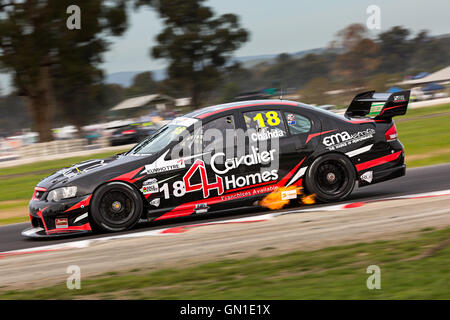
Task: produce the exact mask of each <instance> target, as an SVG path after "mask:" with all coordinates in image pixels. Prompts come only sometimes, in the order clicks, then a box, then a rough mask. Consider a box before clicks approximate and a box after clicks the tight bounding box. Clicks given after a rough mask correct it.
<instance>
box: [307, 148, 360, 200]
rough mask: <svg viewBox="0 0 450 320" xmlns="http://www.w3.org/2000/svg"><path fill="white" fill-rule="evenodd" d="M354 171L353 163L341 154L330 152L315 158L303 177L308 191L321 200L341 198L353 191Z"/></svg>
mask: <svg viewBox="0 0 450 320" xmlns="http://www.w3.org/2000/svg"><path fill="white" fill-rule="evenodd" d="M355 180H356V173H355V168H354V166H353V164H352V163H351V162H350V160H348V158H346V157H345V156H343V155H340V154H337V153H331V154H327V155H323V156H321V157H319V158H317V159H316V160H315V161H314V162H313V163H312V165H311V166H310V167H309V170H308V171H307V173H306V177H305V188H306V190H307V192H308V193H314V194H316V198H317V199H318V200H320V201H322V202H331V201H338V200H343V199H345V198H346V197H347V196H349V195H350V193H351V192H352V191H353V188H354V186H355Z"/></svg>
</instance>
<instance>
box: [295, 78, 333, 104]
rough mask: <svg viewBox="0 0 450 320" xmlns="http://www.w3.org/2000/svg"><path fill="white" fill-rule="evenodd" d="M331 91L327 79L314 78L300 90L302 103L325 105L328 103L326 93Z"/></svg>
mask: <svg viewBox="0 0 450 320" xmlns="http://www.w3.org/2000/svg"><path fill="white" fill-rule="evenodd" d="M329 90H331V85H330V82H329V81H328V79H326V78H314V79H312V80H311V81H310V82H308V84H307V85H306V86H305V88H303V89H302V90H300V94H301V96H302V101H304V102H305V103H310V104H319V105H320V104H325V103H327V102H328V97H327V95H326V94H325V92H326V91H329Z"/></svg>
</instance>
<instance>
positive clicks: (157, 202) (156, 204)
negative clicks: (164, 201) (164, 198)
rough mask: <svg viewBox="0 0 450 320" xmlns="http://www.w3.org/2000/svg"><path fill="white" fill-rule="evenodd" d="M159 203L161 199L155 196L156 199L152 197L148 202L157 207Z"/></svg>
mask: <svg viewBox="0 0 450 320" xmlns="http://www.w3.org/2000/svg"><path fill="white" fill-rule="evenodd" d="M160 203H161V200H160V199H159V198H156V199H153V200H152V201H150V204H151V205H152V206H155V207H159V204H160Z"/></svg>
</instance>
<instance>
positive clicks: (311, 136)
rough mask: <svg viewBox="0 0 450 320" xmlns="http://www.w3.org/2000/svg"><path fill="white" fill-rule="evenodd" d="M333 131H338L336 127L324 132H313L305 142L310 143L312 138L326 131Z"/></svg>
mask: <svg viewBox="0 0 450 320" xmlns="http://www.w3.org/2000/svg"><path fill="white" fill-rule="evenodd" d="M333 131H336V129H334V130H328V131H323V132H317V133H312V134H310V135H309V136H308V138H306V142H305V143H308V142H309V140H311V139H312V138H314V137H317V136H320V135H322V134H325V133H329V132H333Z"/></svg>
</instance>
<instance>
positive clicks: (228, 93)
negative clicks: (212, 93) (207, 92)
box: [220, 82, 240, 103]
mask: <svg viewBox="0 0 450 320" xmlns="http://www.w3.org/2000/svg"><path fill="white" fill-rule="evenodd" d="M239 93H240V91H239V87H238V86H237V84H236V83H234V82H228V83H227V84H225V86H224V87H223V88H222V98H221V101H220V102H221V103H227V102H233V101H234V97H236V96H237V95H238V94H239Z"/></svg>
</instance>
